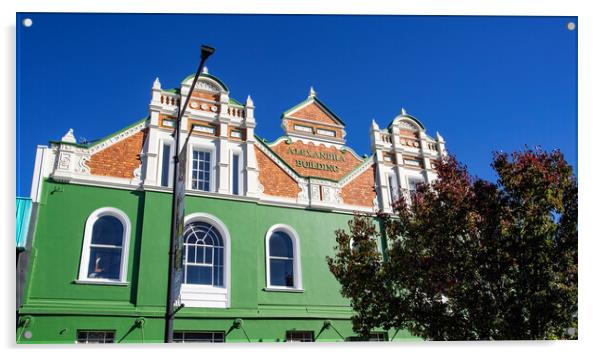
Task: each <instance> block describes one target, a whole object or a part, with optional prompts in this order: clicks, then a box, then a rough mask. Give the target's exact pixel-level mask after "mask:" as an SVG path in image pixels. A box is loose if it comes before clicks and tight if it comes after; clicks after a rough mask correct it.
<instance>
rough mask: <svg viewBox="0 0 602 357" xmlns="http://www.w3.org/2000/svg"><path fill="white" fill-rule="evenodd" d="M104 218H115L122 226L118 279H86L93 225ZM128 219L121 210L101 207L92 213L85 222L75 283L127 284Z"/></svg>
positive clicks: (129, 224) (129, 231)
mask: <svg viewBox="0 0 602 357" xmlns="http://www.w3.org/2000/svg"><path fill="white" fill-rule="evenodd" d="M104 216H112V217H115V218H117V219H118V220H119V221H120V222H121V224H122V225H123V239H122V242H121V262H120V265H121V266H120V268H119V279H118V280H114V279H99V278H88V274H87V270H88V265H89V263H90V244H91V242H92V233H93V228H94V223H96V221H97V220H98V219H99V218H101V217H104ZM131 228H132V226H131V223H130V219H129V217H128V216H127V214H125V213H124V212H123V211H122V210H120V209H117V208H114V207H102V208H99V209H97V210H96V211H94V212H92V213H91V214H90V215H89V216H88V219H87V220H86V228H85V231H84V241H83V244H82V253H81V258H80V263H79V264H80V265H79V275H78V279H77V280H76V282H77V283H90V284H106V285H124V284H127V268H128V257H129V246H130V233H131Z"/></svg>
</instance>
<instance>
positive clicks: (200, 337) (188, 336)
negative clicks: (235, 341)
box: [173, 331, 224, 343]
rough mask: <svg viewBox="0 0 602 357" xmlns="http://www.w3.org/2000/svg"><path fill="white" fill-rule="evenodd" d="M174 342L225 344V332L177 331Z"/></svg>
mask: <svg viewBox="0 0 602 357" xmlns="http://www.w3.org/2000/svg"><path fill="white" fill-rule="evenodd" d="M173 341H174V342H178V343H196V342H224V332H223V331H207V332H205V331H175V332H174V334H173Z"/></svg>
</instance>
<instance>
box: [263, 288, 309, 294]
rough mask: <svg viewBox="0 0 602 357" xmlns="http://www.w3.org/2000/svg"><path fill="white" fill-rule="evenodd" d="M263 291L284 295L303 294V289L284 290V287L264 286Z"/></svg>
mask: <svg viewBox="0 0 602 357" xmlns="http://www.w3.org/2000/svg"><path fill="white" fill-rule="evenodd" d="M263 290H264V291H277V292H284V293H302V292H305V289H299V288H285V287H277V286H266V287H265V288H263Z"/></svg>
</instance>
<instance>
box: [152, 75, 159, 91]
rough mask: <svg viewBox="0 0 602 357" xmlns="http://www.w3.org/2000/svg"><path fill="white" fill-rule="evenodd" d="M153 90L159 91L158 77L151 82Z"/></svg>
mask: <svg viewBox="0 0 602 357" xmlns="http://www.w3.org/2000/svg"><path fill="white" fill-rule="evenodd" d="M153 89H161V82H160V81H159V77H157V78H155V81H154V82H153Z"/></svg>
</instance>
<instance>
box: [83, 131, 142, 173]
mask: <svg viewBox="0 0 602 357" xmlns="http://www.w3.org/2000/svg"><path fill="white" fill-rule="evenodd" d="M145 136H146V130H142V131H139V132H138V133H136V134H134V135H132V136H130V137H129V138H127V139H124V140H121V141H120V142H118V143H116V144H113V145H111V146H109V147H107V148H106V149H104V150H101V151H99V152H97V153H96V154H94V155H92V157H91V158H90V161H88V167H89V168H90V173H91V174H92V175H98V176H111V177H121V178H133V177H134V170H135V169H137V168H138V167H139V166H140V151H141V150H142V145H143V144H144V140H145Z"/></svg>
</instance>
